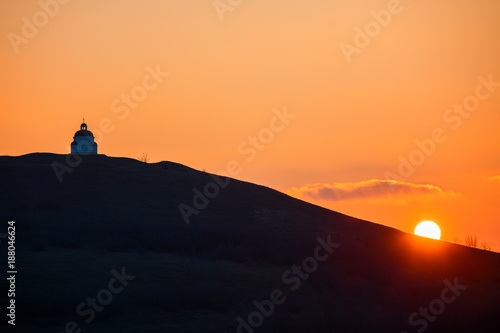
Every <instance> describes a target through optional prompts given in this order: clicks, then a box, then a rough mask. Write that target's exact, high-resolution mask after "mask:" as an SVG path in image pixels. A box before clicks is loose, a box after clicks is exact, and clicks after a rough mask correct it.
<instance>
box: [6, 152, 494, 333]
mask: <svg viewBox="0 0 500 333" xmlns="http://www.w3.org/2000/svg"><path fill="white" fill-rule="evenodd" d="M54 162H57V163H60V164H61V165H65V164H66V155H55V154H29V155H24V156H20V157H5V156H4V157H0V184H1V188H0V217H1V219H0V222H1V224H0V226H1V229H0V233H5V232H6V230H7V221H9V220H14V221H15V225H16V251H17V254H16V264H17V271H18V274H17V280H16V326H15V327H12V326H10V325H9V327H7V330H8V331H12V332H27V333H29V332H158V333H160V332H162V333H165V332H228V333H229V332H245V333H250V332H401V331H407V332H423V331H425V332H489V331H493V330H495V331H496V329H497V328H498V320H497V318H498V314H499V312H500V255H499V254H497V253H492V252H486V251H481V250H475V249H470V248H466V247H462V246H459V245H455V244H449V243H446V242H440V241H434V240H429V239H424V238H421V237H417V236H414V235H409V234H406V233H403V232H400V231H398V230H395V229H392V228H388V227H384V226H381V225H377V224H374V223H370V222H366V221H362V220H358V219H354V218H351V217H348V216H345V215H342V214H339V213H336V212H333V211H330V210H327V209H324V208H321V207H318V206H314V205H311V204H308V203H305V202H303V201H300V200H297V199H294V198H291V197H289V196H286V195H284V194H282V193H280V192H277V191H274V190H272V189H269V188H266V187H262V186H258V185H254V184H250V183H245V182H241V181H237V180H234V179H231V180H229V181H228V179H219V178H217V180H219V181H220V182H224V184H225V183H226V182H228V185H227V186H226V187H224V188H220V187H214V186H213V184H216V181H215V179H216V178H214V176H213V175H210V174H208V173H205V172H199V171H196V170H193V169H190V168H188V167H185V166H182V165H180V164H176V163H170V162H160V163H154V164H146V163H142V162H139V161H136V160H132V159H127V158H111V157H107V156H104V155H97V156H88V157H85V158H83V161H82V163H80V164H79V165H78V166H76V167H74V168H72V172H70V173H64V174H63V175H62V182H60V181H59V180H58V177H57V176H56V173H55V172H54V170H53V163H54ZM210 183H213V184H212V185H209V186H208V193H209V196H213V198H212V199H209V203H208V206H207V207H206V208H204V209H200V210H199V214H193V215H191V216H190V220H191V223H189V224H186V223H185V220H184V218H183V216H182V214H181V212H180V211H179V204H185V205H189V206H191V207H193V197H194V196H195V192H194V191H193V189H198V190H200V191H201V192H204V189H205V186H207V184H210ZM216 192H219V193H218V194H217V193H216ZM216 194H217V195H216ZM202 201H203V200H202V199H199V198H198V202H197V204H198V205H204V204H206V202H205V203H204V202H202ZM388 214H390V212H388ZM0 240H2V243H1V244H0V248H1V250H2V252H1V253H2V254H1V263H2V269H4V270H5V271H6V270H7V269H6V265H7V262H6V257H7V244H6V240H5V239H0ZM1 287H2V291H1V293H2V295H4V296H2V300H3V301H2V308H3V309H5V308H6V306H7V301H8V300H7V299H6V298H5V294H6V292H5V291H7V290H8V285H7V283H6V281H5V280H3V282H2V284H1ZM273 301H274V303H273ZM4 311H6V310H4ZM2 316H4V319H3V320H2V323H1V325H2V327H4V326H6V321H7V319H8V318H7V319H6V316H5V314H3V315H2ZM79 330H81V331H79ZM3 331H4V329H3V328H2V332H3Z"/></svg>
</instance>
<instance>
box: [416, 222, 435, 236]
mask: <svg viewBox="0 0 500 333" xmlns="http://www.w3.org/2000/svg"><path fill="white" fill-rule="evenodd" d="M414 233H415V235H419V236H423V237H428V238H434V239H440V238H441V229H439V226H438V225H437V224H436V223H434V222H432V221H423V222H420V223H419V224H418V225H417V226H416V227H415V231H414Z"/></svg>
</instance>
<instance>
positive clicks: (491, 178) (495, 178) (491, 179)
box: [486, 176, 500, 182]
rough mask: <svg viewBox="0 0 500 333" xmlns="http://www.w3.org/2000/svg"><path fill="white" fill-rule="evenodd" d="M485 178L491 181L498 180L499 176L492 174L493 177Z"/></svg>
mask: <svg viewBox="0 0 500 333" xmlns="http://www.w3.org/2000/svg"><path fill="white" fill-rule="evenodd" d="M486 180H489V181H493V182H500V176H493V177H488V178H486Z"/></svg>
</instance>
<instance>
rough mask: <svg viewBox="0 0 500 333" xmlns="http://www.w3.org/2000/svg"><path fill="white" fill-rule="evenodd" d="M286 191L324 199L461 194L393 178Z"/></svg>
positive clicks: (450, 195) (298, 195)
mask: <svg viewBox="0 0 500 333" xmlns="http://www.w3.org/2000/svg"><path fill="white" fill-rule="evenodd" d="M285 193H286V194H288V195H290V196H293V197H296V198H300V199H313V200H327V201H342V200H372V199H375V200H395V199H396V200H398V201H400V200H404V201H407V200H408V199H412V198H413V199H419V198H449V197H454V198H456V197H460V196H461V195H460V193H456V192H453V191H444V190H443V189H441V188H440V187H438V186H434V185H429V184H415V183H409V182H402V181H396V180H380V179H371V180H366V181H360V182H355V183H334V184H311V185H305V186H303V187H300V188H298V187H294V188H291V189H289V190H287V191H285Z"/></svg>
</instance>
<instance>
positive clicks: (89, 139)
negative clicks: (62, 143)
mask: <svg viewBox="0 0 500 333" xmlns="http://www.w3.org/2000/svg"><path fill="white" fill-rule="evenodd" d="M71 154H78V155H95V154H97V143H95V142H94V134H92V132H91V131H88V130H87V124H85V118H84V119H83V123H82V124H81V125H80V130H79V131H78V132H76V133H75V136H74V137H73V142H72V143H71Z"/></svg>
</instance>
